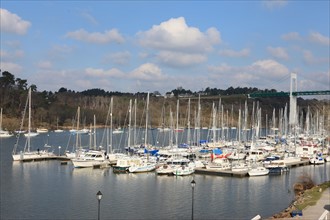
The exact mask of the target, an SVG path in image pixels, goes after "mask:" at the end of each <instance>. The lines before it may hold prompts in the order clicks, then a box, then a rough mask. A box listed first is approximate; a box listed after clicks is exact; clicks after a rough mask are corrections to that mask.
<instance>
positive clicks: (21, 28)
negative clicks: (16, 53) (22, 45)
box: [0, 8, 31, 35]
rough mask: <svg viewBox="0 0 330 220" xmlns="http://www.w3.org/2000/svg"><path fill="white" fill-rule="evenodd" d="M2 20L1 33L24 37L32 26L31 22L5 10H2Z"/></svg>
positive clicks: (0, 14)
mask: <svg viewBox="0 0 330 220" xmlns="http://www.w3.org/2000/svg"><path fill="white" fill-rule="evenodd" d="M0 20H1V25H0V27H1V32H8V33H14V34H19V35H24V34H26V32H27V31H28V29H29V28H30V26H31V23H30V22H28V21H25V20H23V19H22V18H20V17H19V16H18V15H16V14H13V13H11V12H9V11H8V10H6V9H3V8H0Z"/></svg>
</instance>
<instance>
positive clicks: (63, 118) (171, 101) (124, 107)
mask: <svg viewBox="0 0 330 220" xmlns="http://www.w3.org/2000/svg"><path fill="white" fill-rule="evenodd" d="M29 87H31V88H32V90H33V93H32V115H33V127H34V128H37V127H46V128H50V129H54V128H56V126H57V125H58V126H60V127H68V128H70V127H72V126H73V125H74V123H75V117H76V111H77V108H78V106H80V107H81V118H80V123H81V125H82V126H86V127H89V126H90V124H92V123H93V117H94V115H95V116H96V123H97V125H98V126H103V125H105V123H106V120H107V116H108V111H109V106H110V100H111V98H113V111H112V112H113V126H114V127H119V126H120V127H125V126H127V125H128V115H129V113H128V110H129V102H130V100H132V102H133V107H134V101H135V100H136V103H137V108H136V119H137V120H136V124H137V125H138V126H144V123H145V122H144V120H145V105H146V101H145V100H146V96H147V93H140V92H137V93H135V94H132V93H121V92H108V91H104V90H103V89H97V88H96V89H88V90H85V91H82V92H75V91H72V90H69V89H66V88H60V89H59V90H58V92H50V91H43V92H40V91H37V86H36V85H28V83H27V80H23V79H19V78H15V76H14V75H12V74H11V73H9V72H7V71H4V72H2V77H0V107H1V108H3V123H2V127H3V128H6V129H8V130H16V129H18V128H19V126H20V122H21V118H22V111H23V110H24V107H25V103H26V98H27V91H28V88H29ZM253 92H276V90H274V89H271V90H259V89H257V88H240V87H238V88H233V87H229V88H228V89H225V90H221V89H216V88H213V89H211V88H206V89H205V90H204V91H198V92H192V91H190V90H186V89H183V88H177V89H173V90H172V91H169V92H167V93H166V94H165V95H164V96H161V95H160V93H159V92H157V91H155V92H153V93H151V94H150V105H149V118H150V121H151V123H150V126H152V127H159V126H162V125H165V126H169V125H170V121H171V120H170V111H172V115H173V120H174V121H175V120H176V114H177V113H176V111H177V100H178V99H179V114H178V116H179V117H178V118H179V126H182V127H186V126H187V119H188V102H189V100H190V125H191V126H192V127H193V126H195V122H196V115H197V111H198V102H199V97H200V104H201V117H200V121H201V126H202V127H211V125H212V106H213V105H214V106H216V108H217V116H216V118H217V120H216V121H217V123H218V127H219V124H220V120H221V119H223V121H224V124H226V125H228V126H237V119H238V111H239V109H241V110H242V111H243V110H244V106H245V102H247V106H248V114H247V116H248V121H249V122H250V121H251V120H253V116H252V111H253V109H255V114H256V109H257V107H258V108H261V115H262V118H263V122H262V123H263V126H265V124H266V123H265V118H266V115H267V116H268V117H267V118H268V119H269V120H271V119H272V114H273V111H274V109H275V115H276V118H277V120H278V117H279V115H280V109H282V110H283V109H284V108H285V106H286V105H289V98H288V97H278V98H259V99H248V98H247V94H249V93H253ZM220 98H221V106H220V105H219V104H220ZM298 106H299V112H300V113H301V114H300V115H301V117H302V118H304V117H305V116H306V113H307V110H308V107H309V108H310V112H311V114H313V117H315V116H316V114H319V115H321V114H322V115H325V117H329V116H328V115H329V114H325V112H329V102H327V101H319V100H316V99H312V100H310V99H308V100H304V99H302V98H298ZM133 110H134V108H133ZM132 118H133V119H134V117H132ZM133 123H134V122H133ZM25 124H27V123H25ZM250 126H251V125H250Z"/></svg>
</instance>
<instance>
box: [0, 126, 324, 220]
mask: <svg viewBox="0 0 330 220" xmlns="http://www.w3.org/2000/svg"><path fill="white" fill-rule="evenodd" d="M101 133H102V131H99V132H98V136H99V138H101ZM119 136H120V135H119ZM119 136H118V138H115V140H114V142H115V143H117V145H118V144H119V143H120V144H121V145H123V144H124V141H123V140H120V138H119ZM151 138H153V139H154V141H155V142H156V143H157V142H158V143H159V140H161V139H166V137H161V138H159V137H158V136H157V135H153V136H151ZM71 139H72V138H70V135H69V132H65V133H62V134H59V133H52V132H50V133H49V134H48V135H47V134H41V135H39V136H37V137H34V138H33V139H32V143H33V144H34V145H33V148H34V149H36V148H38V147H39V148H40V149H41V148H42V146H43V145H44V144H45V143H48V144H50V145H53V146H55V147H54V149H52V150H54V152H56V153H58V151H59V149H58V146H61V151H62V152H63V151H64V150H65V148H66V146H68V145H70V146H72V145H73V144H71V143H70V141H71ZM73 139H74V138H73ZM69 140H70V141H69ZM22 141H23V140H22ZM15 142H16V138H15V137H12V138H9V139H0V152H1V173H0V175H1V188H0V189H1V212H0V213H1V216H0V217H1V219H31V220H32V219H45V220H47V219H97V200H96V193H97V192H98V191H99V190H100V191H101V192H102V194H103V198H102V200H101V219H190V218H191V206H192V189H191V187H190V182H191V180H192V178H194V179H195V181H196V187H195V194H194V197H195V199H194V210H195V211H194V217H195V219H251V218H252V217H254V216H255V215H257V214H260V215H261V216H263V217H269V216H271V215H273V214H275V213H277V212H279V211H281V210H283V209H284V208H286V207H287V206H288V205H289V204H290V203H291V201H292V199H293V197H294V195H293V193H291V192H289V191H288V190H292V185H293V184H294V183H295V182H296V181H297V180H298V178H299V176H301V175H302V173H307V174H308V175H310V176H311V177H312V179H313V180H314V181H315V183H321V182H323V181H325V180H330V172H329V170H330V163H327V164H326V165H321V166H303V167H298V168H293V169H291V171H290V173H289V174H284V175H271V176H262V177H252V178H249V177H246V178H233V177H220V176H207V175H199V174H195V175H194V176H186V177H174V176H157V175H156V174H155V173H144V174H113V172H112V170H111V168H110V169H89V168H86V169H74V168H73V167H72V165H71V164H68V165H61V164H60V162H59V161H41V162H25V163H21V162H13V161H12V158H11V152H12V150H13V146H14V143H15ZM82 142H84V143H86V145H88V143H89V137H88V136H87V135H86V136H85V137H82ZM20 145H21V146H22V144H21V143H20Z"/></svg>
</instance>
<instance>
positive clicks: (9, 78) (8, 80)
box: [0, 71, 15, 88]
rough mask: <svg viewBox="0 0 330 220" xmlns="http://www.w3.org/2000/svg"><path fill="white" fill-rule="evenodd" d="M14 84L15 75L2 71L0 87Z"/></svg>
mask: <svg viewBox="0 0 330 220" xmlns="http://www.w3.org/2000/svg"><path fill="white" fill-rule="evenodd" d="M14 85H15V77H14V75H13V74H11V73H10V72H8V71H4V72H2V77H0V87H2V88H8V87H13V86H14Z"/></svg>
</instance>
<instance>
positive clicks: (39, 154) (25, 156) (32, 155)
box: [12, 88, 55, 161]
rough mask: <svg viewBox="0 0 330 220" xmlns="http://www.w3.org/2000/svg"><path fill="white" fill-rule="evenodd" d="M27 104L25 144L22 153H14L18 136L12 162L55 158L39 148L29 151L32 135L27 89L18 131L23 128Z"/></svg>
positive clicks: (14, 151)
mask: <svg viewBox="0 0 330 220" xmlns="http://www.w3.org/2000/svg"><path fill="white" fill-rule="evenodd" d="M27 104H28V105H29V118H28V119H29V120H28V121H29V122H28V133H27V134H28V135H27V136H26V137H27V138H26V142H25V147H24V151H20V152H19V153H16V150H17V146H18V140H19V136H20V135H18V138H17V141H16V144H15V146H14V150H13V153H12V156H13V160H14V161H22V160H36V159H46V158H49V157H53V156H55V154H54V153H53V152H48V151H47V150H40V149H39V148H38V149H37V150H36V151H31V139H30V138H31V137H32V135H31V134H32V132H31V88H29V92H28V98H27V102H26V105H25V109H24V114H23V118H22V123H21V128H20V130H22V128H23V122H24V116H25V112H26V108H27Z"/></svg>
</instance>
